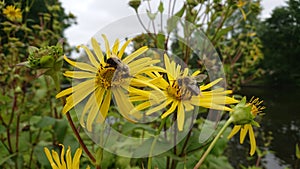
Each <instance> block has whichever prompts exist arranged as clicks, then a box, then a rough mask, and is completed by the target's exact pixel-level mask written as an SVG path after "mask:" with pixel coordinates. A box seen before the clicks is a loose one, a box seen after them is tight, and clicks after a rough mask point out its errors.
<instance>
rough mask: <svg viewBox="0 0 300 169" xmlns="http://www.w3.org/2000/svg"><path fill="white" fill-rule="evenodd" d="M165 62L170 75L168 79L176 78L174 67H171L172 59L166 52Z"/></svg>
mask: <svg viewBox="0 0 300 169" xmlns="http://www.w3.org/2000/svg"><path fill="white" fill-rule="evenodd" d="M164 62H165V67H166V70H167V76H168V80H169V81H171V80H175V79H174V77H173V73H172V70H173V69H172V68H171V63H170V59H169V57H168V55H166V54H164Z"/></svg>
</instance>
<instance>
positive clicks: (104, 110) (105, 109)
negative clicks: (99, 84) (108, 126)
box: [97, 90, 111, 123]
mask: <svg viewBox="0 0 300 169" xmlns="http://www.w3.org/2000/svg"><path fill="white" fill-rule="evenodd" d="M110 101H111V90H108V91H107V92H106V96H105V99H104V101H103V103H102V105H101V108H100V114H99V115H98V118H97V119H98V120H97V121H98V122H100V123H103V122H104V120H105V118H106V116H107V113H108V109H109V106H110ZM99 116H100V117H99Z"/></svg>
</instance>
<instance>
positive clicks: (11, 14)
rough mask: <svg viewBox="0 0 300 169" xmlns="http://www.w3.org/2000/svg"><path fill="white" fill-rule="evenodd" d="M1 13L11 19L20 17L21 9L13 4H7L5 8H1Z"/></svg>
mask: <svg viewBox="0 0 300 169" xmlns="http://www.w3.org/2000/svg"><path fill="white" fill-rule="evenodd" d="M3 14H4V15H5V16H6V17H7V18H8V19H9V20H11V21H16V20H21V19H22V12H21V9H20V8H16V7H15V6H13V5H8V6H7V7H6V8H5V9H3Z"/></svg>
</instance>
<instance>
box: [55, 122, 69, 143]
mask: <svg viewBox="0 0 300 169" xmlns="http://www.w3.org/2000/svg"><path fill="white" fill-rule="evenodd" d="M67 129H68V122H67V121H66V120H64V119H59V120H56V122H55V125H54V131H55V134H56V135H57V139H58V141H59V142H60V143H63V141H64V139H65V137H66V134H67Z"/></svg>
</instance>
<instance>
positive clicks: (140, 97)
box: [129, 96, 149, 102]
mask: <svg viewBox="0 0 300 169" xmlns="http://www.w3.org/2000/svg"><path fill="white" fill-rule="evenodd" d="M148 99H149V98H148V97H144V96H132V97H130V98H129V100H130V101H131V102H137V101H146V100H148Z"/></svg>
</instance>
